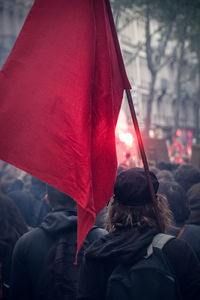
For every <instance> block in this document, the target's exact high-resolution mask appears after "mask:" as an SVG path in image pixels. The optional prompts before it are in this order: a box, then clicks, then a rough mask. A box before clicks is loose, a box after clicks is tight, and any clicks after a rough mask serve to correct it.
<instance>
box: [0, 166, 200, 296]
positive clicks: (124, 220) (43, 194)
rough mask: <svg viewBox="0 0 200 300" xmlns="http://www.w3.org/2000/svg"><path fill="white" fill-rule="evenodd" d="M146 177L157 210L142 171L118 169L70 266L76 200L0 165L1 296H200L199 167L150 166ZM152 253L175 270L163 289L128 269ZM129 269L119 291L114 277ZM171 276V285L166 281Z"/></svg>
mask: <svg viewBox="0 0 200 300" xmlns="http://www.w3.org/2000/svg"><path fill="white" fill-rule="evenodd" d="M150 175H151V180H152V183H153V187H154V190H155V193H156V207H155V204H153V203H152V199H151V195H150V192H149V186H148V182H147V179H146V174H145V171H144V169H143V168H128V169H126V168H124V166H119V168H118V172H117V178H116V182H115V186H114V191H113V197H112V198H111V199H110V201H109V203H108V204H107V205H106V207H105V208H104V209H103V210H102V211H101V212H100V214H99V215H98V216H97V218H96V223H95V226H94V227H93V228H92V229H91V231H90V232H89V234H88V236H87V238H86V240H85V242H84V243H83V246H82V248H81V250H80V251H79V254H78V259H77V263H76V264H75V263H74V262H75V257H76V249H77V237H76V236H77V208H76V203H75V202H74V200H73V199H72V198H70V197H69V196H68V195H66V194H64V193H62V192H61V191H59V190H57V189H56V188H54V187H52V186H49V185H47V184H46V183H44V182H41V181H40V180H38V179H37V178H34V177H32V176H31V175H29V174H27V173H25V172H23V171H21V170H19V169H17V168H15V167H13V166H11V165H9V164H7V163H5V162H0V203H1V210H0V224H1V230H0V299H4V300H7V299H10V300H14V299H15V300H40V299H44V300H46V299H48V300H50V299H58V300H59V299H62V300H66V299H70V300H75V299H79V300H87V299H88V300H89V299H90V300H92V299H93V300H98V299H99V300H100V299H101V300H103V299H110V300H112V299H113V300H114V299H115V300H117V299H161V298H162V299H163V300H165V299H169V297H170V299H183V300H188V299H194V300H197V299H200V170H199V169H197V168H195V167H194V166H192V165H190V164H182V165H179V164H174V163H168V162H160V163H158V165H157V166H154V167H150ZM156 208H157V209H156ZM161 245H162V247H161ZM154 248H159V249H160V250H161V253H162V259H163V257H164V261H165V260H166V261H167V264H168V265H169V266H170V267H169V269H170V270H172V275H170V276H168V277H167V276H166V277H164V278H165V279H164V283H165V284H164V286H165V288H163V286H162V284H159V279H158V278H157V277H156V276H157V275H156V273H155V278H154V276H153V275H152V276H150V277H149V278H148V277H147V276H146V274H147V272H146V271H145V272H146V273H145V276H146V278H147V280H146V281H147V282H144V281H145V280H144V278H145V276H144V275H143V277H142V278H143V279H141V278H140V279H139V277H138V275H137V276H136V275H135V274H136V273H137V272H136V269H137V268H133V266H135V265H136V264H138V263H139V262H140V264H139V265H138V266H139V267H141V265H142V264H141V261H142V259H144V258H146V257H147V258H149V257H153V258H154V256H152V253H153V250H152V249H154ZM162 248H163V249H162ZM149 249H150V250H149ZM149 251H150V252H149ZM149 253H150V254H149ZM155 253H157V252H156V251H155ZM159 255H161V254H159ZM146 261H147V262H148V264H149V261H150V260H146ZM157 262H158V260H157ZM145 263H146V262H145ZM119 267H120V268H121V269H120V268H119ZM165 267H166V266H165ZM130 270H131V271H130ZM142 270H143V271H142V272H144V269H142ZM145 270H146V269H145ZM133 272H134V276H133V275H130V276H129V278H128V279H127V277H126V280H124V278H125V277H123V280H122V281H121V282H123V288H122V286H121V283H119V280H118V278H119V277H120V276H122V275H121V274H126V276H127V274H133ZM119 274H120V276H119ZM151 274H153V273H152V270H151ZM123 276H125V275H123ZM132 277H134V278H135V282H137V288H136V287H135V286H134V283H133V282H132V281H131V284H124V282H127V280H133V279H132ZM172 277H173V282H175V283H176V284H172V281H170V282H168V283H167V280H168V279H169V278H172ZM116 278H117V280H116ZM167 278H168V279H167ZM136 280H137V281H136ZM139 280H140V281H142V284H141V286H143V287H144V288H140V284H139V283H138V282H139ZM152 280H153V281H152ZM155 281H157V286H156V294H155V295H156V296H155V295H154V296H151V294H150V293H151V292H149V290H148V289H149V285H151V288H152V289H153V286H154V284H155ZM172 286H174V287H175V289H174V290H175V292H174V295H175V296H174V297H175V298H173V297H172V296H171V295H172V294H170V291H171V290H172ZM124 290H125V291H124ZM124 293H125V294H124ZM142 293H143V294H142ZM124 295H126V296H124ZM136 295H137V297H138V298H137V297H135V298H134V296H136ZM156 297H157V298H156Z"/></svg>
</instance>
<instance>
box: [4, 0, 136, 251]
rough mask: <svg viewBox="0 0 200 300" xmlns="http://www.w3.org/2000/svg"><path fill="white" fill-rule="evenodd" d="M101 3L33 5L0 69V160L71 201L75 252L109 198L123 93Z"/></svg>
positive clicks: (39, 1) (78, 0)
mask: <svg viewBox="0 0 200 300" xmlns="http://www.w3.org/2000/svg"><path fill="white" fill-rule="evenodd" d="M113 24H114V23H113V19H112V13H111V9H110V4H109V2H108V1H107V0H84V1H83V0H74V1H66V0H56V1H55V0H36V1H35V3H34V5H33V7H32V9H31V11H30V13H29V15H28V17H27V19H26V21H25V24H24V26H23V28H22V30H21V32H20V35H19V37H18V39H17V41H16V43H15V45H14V47H13V50H12V51H11V53H10V55H9V57H8V59H7V61H6V63H5V65H4V66H3V68H2V70H1V71H0V128H1V130H0V159H2V160H5V161H7V162H8V163H10V164H13V165H15V166H16V167H18V168H20V169H23V170H25V171H26V172H28V173H30V174H32V175H33V176H35V177H37V178H39V179H40V180H42V181H45V182H47V183H49V184H51V185H53V186H55V187H56V188H58V189H60V190H61V191H63V192H65V193H66V194H68V195H69V196H71V197H72V198H73V199H74V200H75V201H76V202H77V203H78V248H79V247H80V245H81V244H82V242H83V240H84V238H85V236H86V235H87V232H88V230H89V229H90V228H91V226H92V225H93V223H94V220H95V216H96V214H97V213H98V212H99V211H100V210H101V209H102V208H103V207H104V206H105V204H106V203H107V201H108V200H109V198H110V197H111V195H112V192H113V185H114V181H115V176H116V168H117V160H116V150H115V125H116V122H117V117H118V113H119V110H120V106H121V101H122V96H123V90H124V89H129V88H130V84H129V82H128V79H127V77H126V73H125V69H124V65H123V61H122V59H121V52H120V48H119V44H118V41H117V39H116V32H115V28H114V27H113Z"/></svg>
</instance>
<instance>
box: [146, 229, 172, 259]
mask: <svg viewBox="0 0 200 300" xmlns="http://www.w3.org/2000/svg"><path fill="white" fill-rule="evenodd" d="M174 238H175V237H174V236H173V235H169V234H165V233H158V234H156V235H155V236H154V238H153V240H152V242H151V244H150V245H149V246H148V248H147V254H146V255H145V256H144V258H149V257H150V256H151V255H152V254H153V248H159V249H161V250H162V248H163V247H164V246H165V244H166V243H167V242H168V241H169V240H171V239H174Z"/></svg>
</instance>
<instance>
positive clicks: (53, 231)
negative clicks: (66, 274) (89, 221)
mask: <svg viewBox="0 0 200 300" xmlns="http://www.w3.org/2000/svg"><path fill="white" fill-rule="evenodd" d="M97 229H99V228H97ZM61 233H62V234H66V235H67V237H68V241H69V243H70V245H71V246H70V247H71V248H70V249H69V253H70V255H74V256H75V253H74V252H75V251H76V244H77V242H76V241H77V215H76V212H73V211H66V210H60V211H53V212H51V213H49V214H48V215H47V217H46V218H45V220H44V222H43V223H42V224H41V226H40V227H38V228H35V229H33V230H31V231H30V232H28V233H26V234H25V235H23V236H22V237H21V238H20V239H19V240H18V242H17V244H16V247H15V249H14V253H13V261H12V272H11V295H10V296H11V299H13V300H32V299H34V294H35V292H36V289H37V284H38V280H39V277H40V276H39V275H40V273H41V270H42V267H43V263H44V261H45V257H46V254H47V252H48V250H49V249H50V247H51V246H52V245H53V243H54V241H55V240H56V239H57V237H58V235H60V234H61ZM105 233H106V232H105V231H104V230H102V229H101V230H96V235H95V228H94V229H93V230H92V235H91V236H90V239H89V240H91V239H92V240H93V241H94V240H95V239H97V238H98V237H100V236H101V237H102V236H103V235H104V234H105ZM74 249H75V250H74ZM71 276H72V277H75V276H76V274H71ZM44 300H45V299H44Z"/></svg>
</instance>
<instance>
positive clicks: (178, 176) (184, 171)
mask: <svg viewBox="0 0 200 300" xmlns="http://www.w3.org/2000/svg"><path fill="white" fill-rule="evenodd" d="M174 178H175V180H176V181H177V182H178V183H179V184H180V185H181V186H182V187H183V188H184V190H185V191H186V192H187V191H188V190H189V189H190V188H191V187H192V185H193V184H196V183H199V182H200V170H199V169H197V168H195V167H194V166H193V165H190V164H183V165H180V166H179V167H178V168H177V169H176V171H175V172H174Z"/></svg>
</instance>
